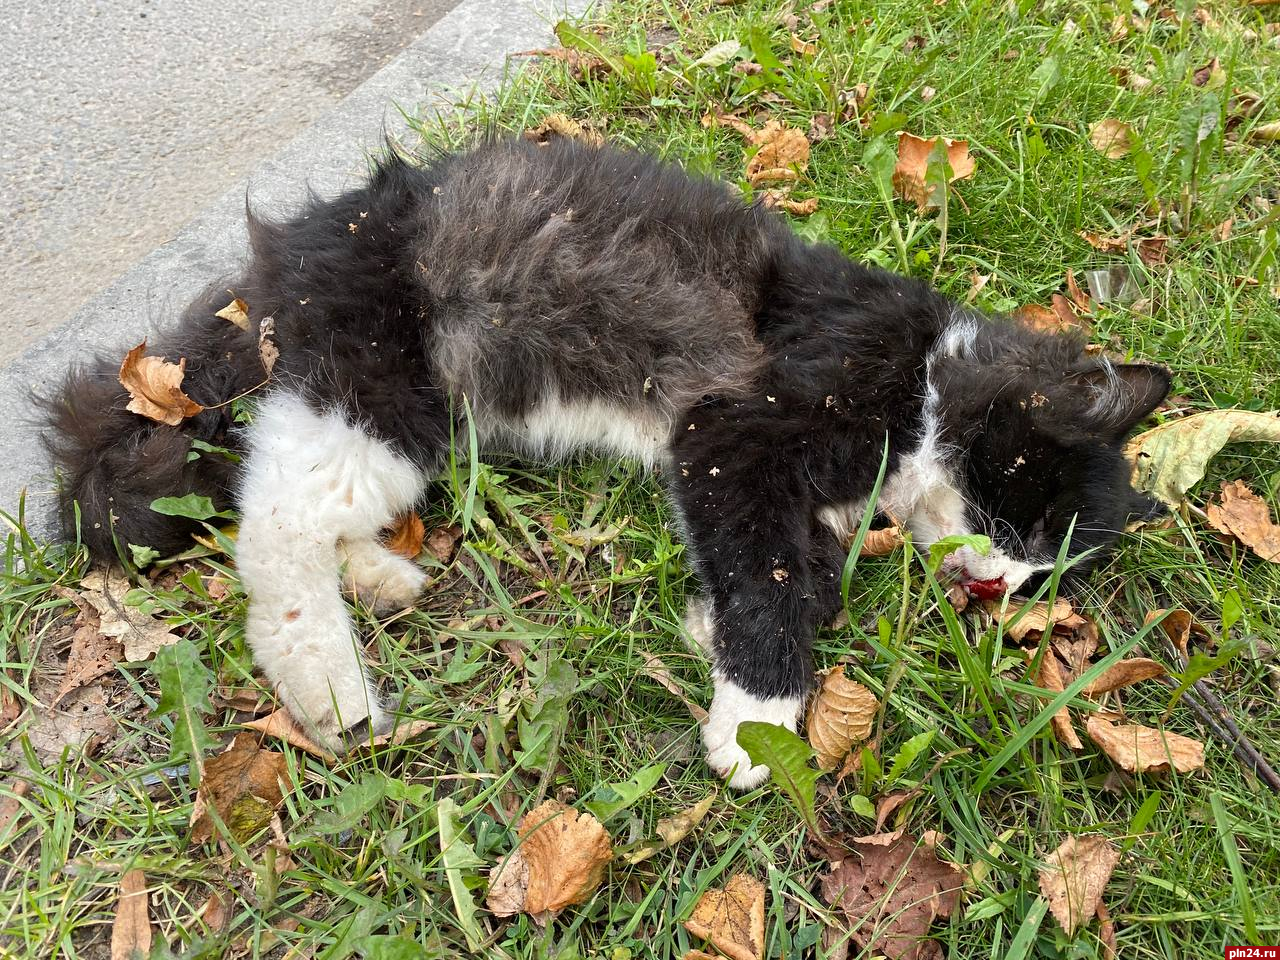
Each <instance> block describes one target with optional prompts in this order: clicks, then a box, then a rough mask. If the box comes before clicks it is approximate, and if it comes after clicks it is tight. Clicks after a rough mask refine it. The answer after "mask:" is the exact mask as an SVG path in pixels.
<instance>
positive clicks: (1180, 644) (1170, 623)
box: [1143, 609, 1209, 660]
mask: <svg viewBox="0 0 1280 960" xmlns="http://www.w3.org/2000/svg"><path fill="white" fill-rule="evenodd" d="M1165 612H1166V611H1164V610H1154V611H1152V612H1151V613H1148V614H1147V618H1146V620H1145V621H1144V623H1143V626H1145V625H1146V624H1148V623H1150V622H1151V621H1152V620H1155V619H1158V618H1159V617H1160V616H1161V614H1164V613H1165ZM1167 612H1168V616H1166V617H1165V618H1164V619H1163V620H1161V621H1160V629H1161V630H1163V631H1164V635H1165V636H1166V637H1168V638H1169V642H1170V643H1172V644H1173V645H1174V647H1175V648H1177V651H1178V653H1179V654H1181V656H1182V658H1183V659H1184V660H1185V659H1186V658H1187V657H1189V656H1190V651H1189V650H1188V646H1189V644H1190V643H1191V635H1192V634H1193V633H1194V634H1196V636H1199V637H1208V636H1209V631H1208V630H1206V629H1205V628H1204V627H1203V626H1201V625H1200V624H1199V623H1197V622H1196V620H1195V618H1193V617H1192V616H1191V614H1190V613H1189V612H1188V611H1186V610H1181V609H1178V610H1169V611H1167Z"/></svg>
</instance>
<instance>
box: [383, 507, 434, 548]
mask: <svg viewBox="0 0 1280 960" xmlns="http://www.w3.org/2000/svg"><path fill="white" fill-rule="evenodd" d="M426 536H427V528H426V527H425V526H423V524H422V518H421V517H420V516H418V514H417V512H416V511H414V510H409V511H407V512H406V513H402V514H400V516H398V517H396V519H395V522H394V523H393V524H392V526H391V531H390V533H387V534H385V535H384V536H383V538H382V545H383V546H385V547H386V548H387V549H388V550H390V551H391V552H392V553H394V554H396V555H397V556H401V557H404V558H405V559H406V560H412V559H413V558H414V557H416V556H417V555H418V554H420V553H421V552H422V541H423V540H424V539H425V538H426Z"/></svg>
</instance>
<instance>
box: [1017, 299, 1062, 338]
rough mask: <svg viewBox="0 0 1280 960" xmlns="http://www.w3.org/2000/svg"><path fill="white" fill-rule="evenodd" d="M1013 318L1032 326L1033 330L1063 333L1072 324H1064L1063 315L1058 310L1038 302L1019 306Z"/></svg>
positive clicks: (1025, 325) (1024, 324) (1026, 325)
mask: <svg viewBox="0 0 1280 960" xmlns="http://www.w3.org/2000/svg"><path fill="white" fill-rule="evenodd" d="M1013 319H1015V320H1017V321H1018V322H1019V323H1020V324H1022V325H1023V326H1024V327H1030V328H1031V329H1032V330H1039V331H1041V332H1043V333H1062V332H1063V331H1064V330H1068V329H1070V326H1071V325H1064V324H1063V322H1062V317H1061V316H1059V315H1058V313H1057V312H1056V311H1054V310H1051V309H1049V308H1048V307H1042V306H1040V304H1038V303H1028V304H1025V305H1024V306H1021V307H1018V309H1016V310H1014V311H1013Z"/></svg>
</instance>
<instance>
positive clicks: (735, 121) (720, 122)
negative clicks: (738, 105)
mask: <svg viewBox="0 0 1280 960" xmlns="http://www.w3.org/2000/svg"><path fill="white" fill-rule="evenodd" d="M701 123H702V125H703V126H704V127H706V128H707V129H710V128H711V127H718V126H725V127H728V128H730V129H731V130H736V131H737V132H738V133H740V134H742V136H744V137H746V138H747V139H748V140H750V139H751V137H753V136H755V132H756V131H755V128H754V127H752V126H751V124H749V123H747V122H746V121H745V120H743V119H742V118H741V117H739V116H736V115H735V114H732V113H725V112H723V111H720V110H715V111H711V112H709V113H704V114H703V115H702V120H701Z"/></svg>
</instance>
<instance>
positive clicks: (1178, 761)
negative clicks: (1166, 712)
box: [1085, 714, 1204, 773]
mask: <svg viewBox="0 0 1280 960" xmlns="http://www.w3.org/2000/svg"><path fill="white" fill-rule="evenodd" d="M1085 732H1086V733H1088V734H1089V739H1091V740H1092V741H1093V742H1094V743H1096V744H1097V745H1098V746H1099V747H1101V748H1102V750H1103V752H1104V753H1106V755H1107V756H1108V757H1110V758H1111V759H1112V761H1114V762H1115V764H1116V766H1118V767H1120V769H1122V770H1125V771H1127V772H1129V773H1168V772H1169V770H1170V769H1171V768H1172V769H1174V770H1177V771H1178V772H1179V773H1189V772H1191V771H1192V770H1199V769H1200V768H1201V767H1203V766H1204V744H1202V743H1201V742H1200V741H1198V740H1192V739H1191V738H1190V737H1182V736H1179V735H1178V734H1176V733H1166V732H1165V731H1163V730H1153V729H1152V728H1151V727H1143V726H1139V725H1138V724H1134V723H1118V724H1117V723H1111V722H1109V721H1107V720H1103V719H1102V718H1101V717H1099V716H1097V715H1096V714H1095V715H1093V716H1090V717H1089V719H1088V721H1087V722H1086V723H1085Z"/></svg>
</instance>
